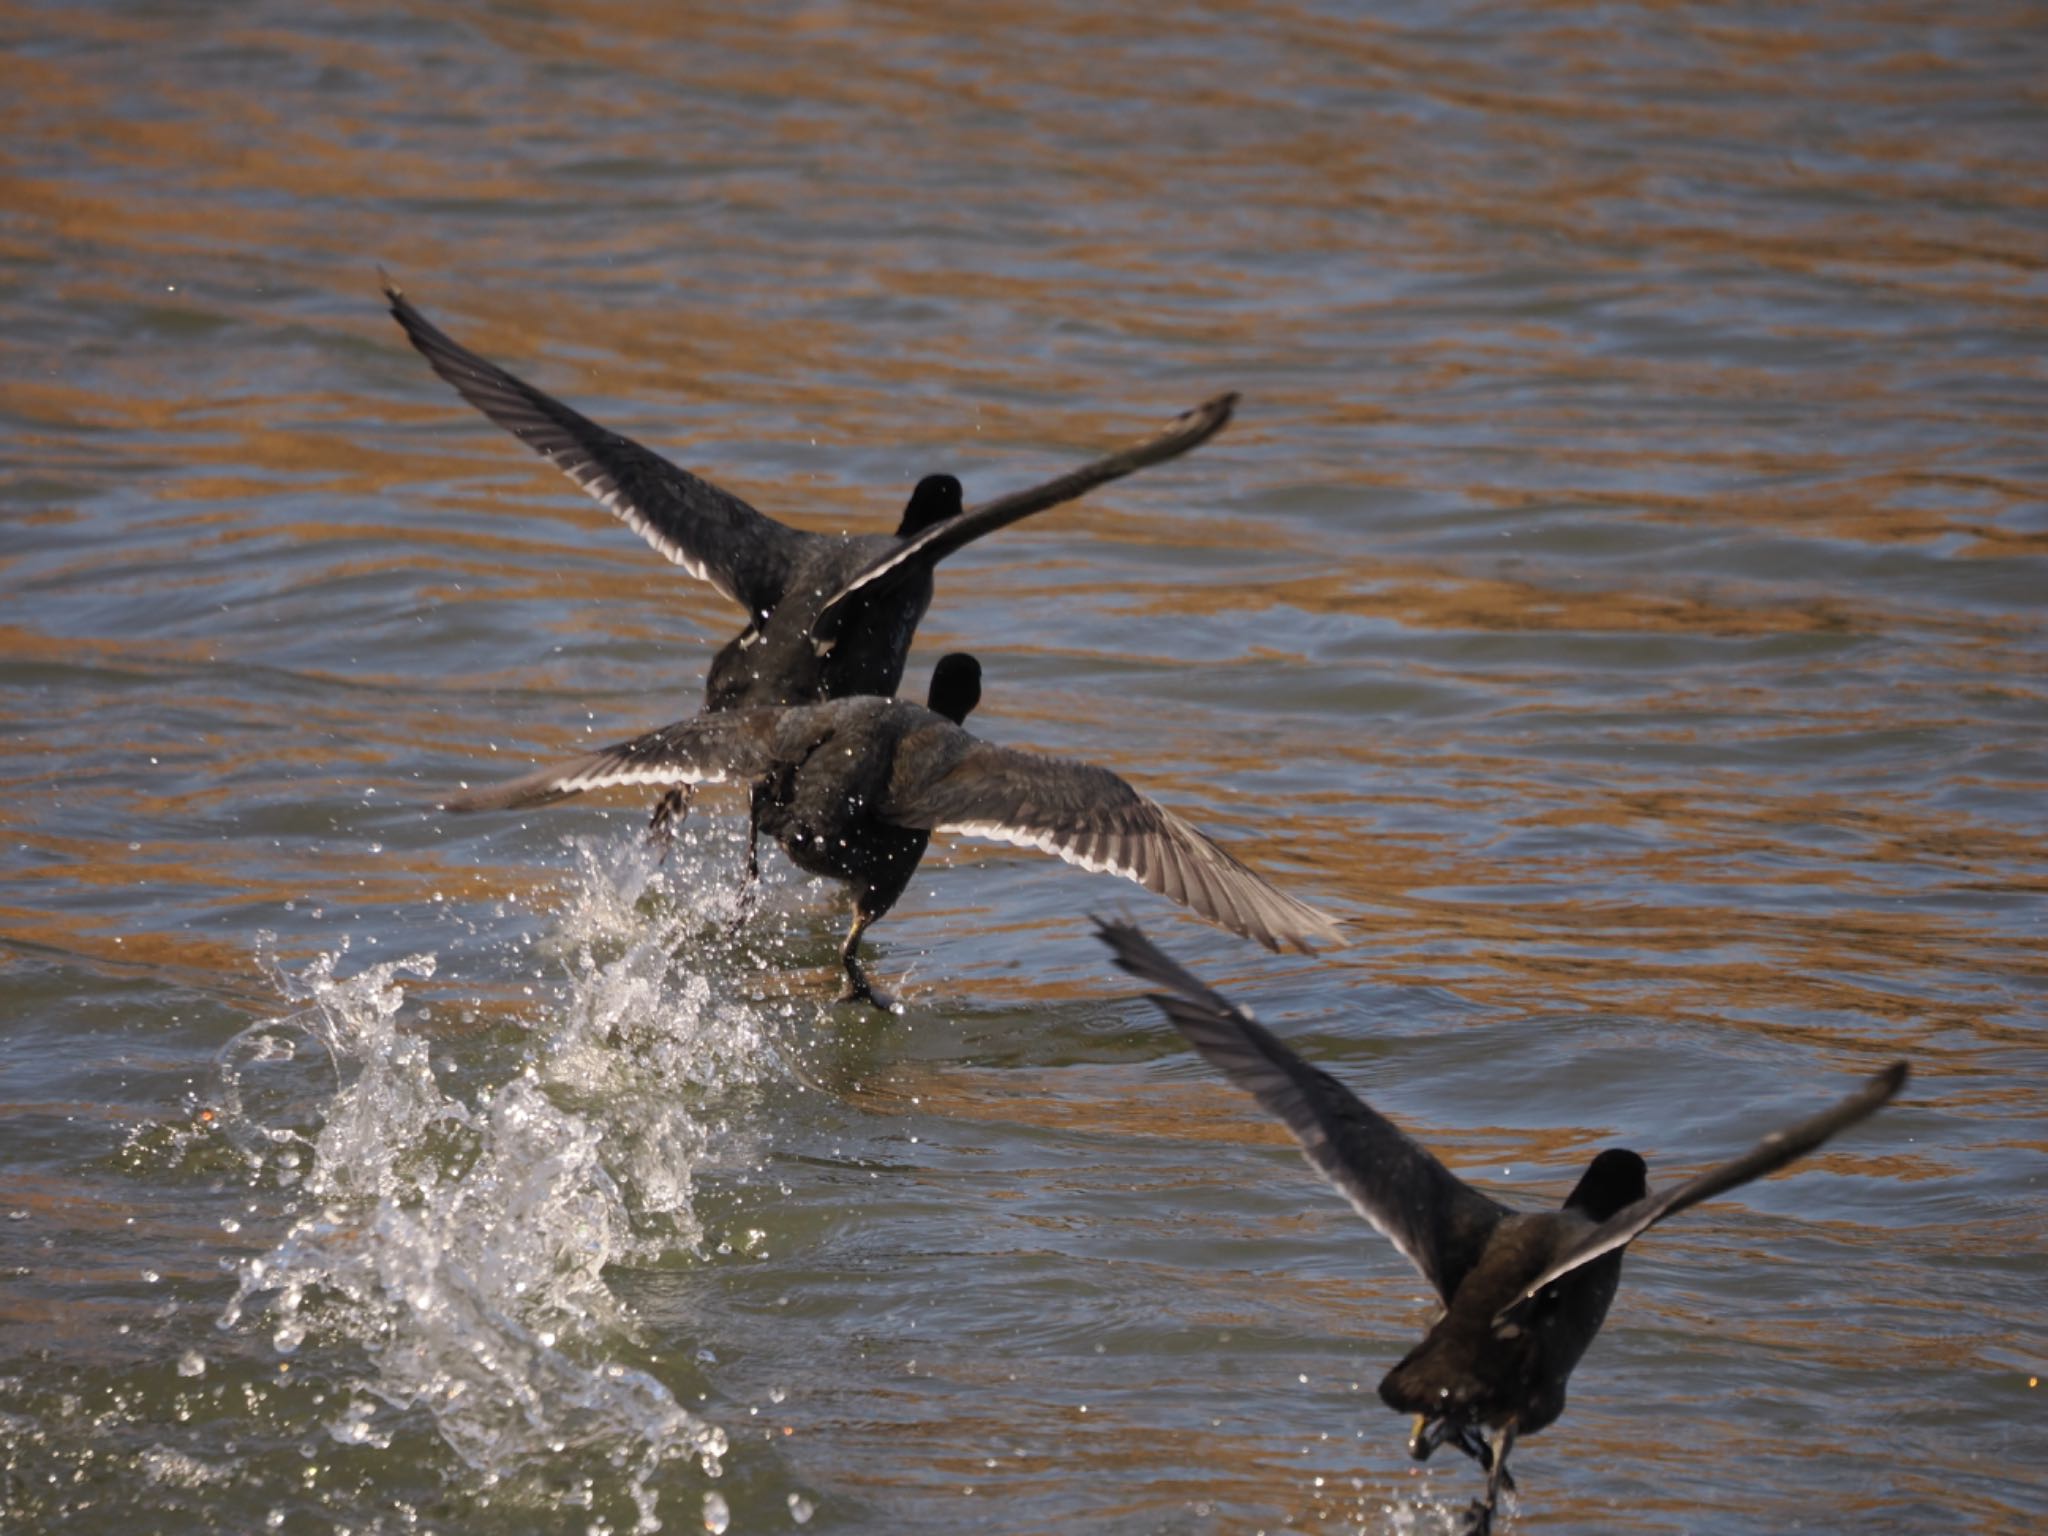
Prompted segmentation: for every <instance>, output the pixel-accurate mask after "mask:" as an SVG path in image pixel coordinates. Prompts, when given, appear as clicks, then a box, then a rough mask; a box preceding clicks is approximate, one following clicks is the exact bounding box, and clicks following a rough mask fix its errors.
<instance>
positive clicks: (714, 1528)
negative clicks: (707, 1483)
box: [704, 1493, 732, 1536]
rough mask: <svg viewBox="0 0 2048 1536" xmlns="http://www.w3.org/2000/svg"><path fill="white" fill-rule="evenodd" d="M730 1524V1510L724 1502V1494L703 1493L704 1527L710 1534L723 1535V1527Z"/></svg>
mask: <svg viewBox="0 0 2048 1536" xmlns="http://www.w3.org/2000/svg"><path fill="white" fill-rule="evenodd" d="M731 1524H732V1510H731V1508H730V1507H728V1506H727V1504H726V1502H725V1495H723V1494H720V1493H707V1494H705V1495H704V1529H705V1530H707V1531H709V1532H710V1533H711V1536H725V1528H726V1527H727V1526H728V1525H731Z"/></svg>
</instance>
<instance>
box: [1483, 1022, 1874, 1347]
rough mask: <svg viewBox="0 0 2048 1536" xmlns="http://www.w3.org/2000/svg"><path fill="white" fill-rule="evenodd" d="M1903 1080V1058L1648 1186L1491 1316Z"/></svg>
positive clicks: (1842, 1123)
mask: <svg viewBox="0 0 2048 1536" xmlns="http://www.w3.org/2000/svg"><path fill="white" fill-rule="evenodd" d="M1905 1083H1906V1063H1904V1062H1903V1061H1895V1062H1893V1063H1892V1064H1891V1065H1890V1066H1888V1067H1886V1068H1885V1069H1884V1070H1883V1071H1882V1072H1880V1073H1878V1074H1877V1076H1875V1077H1873V1078H1872V1079H1871V1080H1870V1081H1869V1082H1868V1083H1866V1084H1864V1085H1863V1087H1862V1088H1860V1089H1859V1090H1857V1091H1856V1092H1855V1093H1853V1094H1851V1095H1850V1096H1849V1097H1848V1098H1846V1099H1844V1100H1843V1101H1842V1102H1841V1103H1839V1104H1837V1105H1836V1106H1835V1107H1834V1108H1833V1109H1830V1110H1826V1111H1823V1112H1822V1113H1821V1114H1818V1115H1815V1116H1814V1117H1813V1118H1812V1119H1810V1120H1802V1121H1800V1122H1799V1124H1797V1125H1793V1126H1788V1127H1786V1128H1785V1129H1784V1130H1782V1131H1773V1132H1771V1134H1770V1135H1768V1136H1766V1137H1765V1138H1764V1139H1763V1140H1762V1141H1760V1142H1758V1143H1757V1144H1756V1145H1755V1146H1754V1147H1752V1148H1750V1150H1749V1151H1747V1152H1745V1153H1744V1154H1743V1155H1742V1156H1740V1157H1738V1158H1736V1159H1734V1160H1733V1161H1732V1162H1726V1163H1723V1164H1721V1165H1720V1167H1718V1168H1710V1169H1708V1170H1707V1171H1706V1172H1705V1173H1703V1174H1701V1175H1700V1176H1699V1177H1698V1178H1696V1179H1689V1180H1687V1181H1686V1182H1685V1183H1683V1184H1680V1185H1678V1186H1676V1187H1675V1188H1672V1189H1667V1190H1665V1191H1664V1192H1663V1193H1662V1194H1659V1193H1657V1192H1656V1191H1654V1190H1653V1191H1651V1192H1650V1193H1649V1194H1647V1195H1645V1196H1644V1197H1643V1198H1642V1199H1640V1200H1638V1201H1636V1202H1635V1204H1633V1205H1631V1206H1628V1207H1626V1208H1624V1209H1622V1210H1620V1211H1617V1212H1615V1213H1614V1215H1612V1216H1610V1217H1608V1218H1607V1220H1605V1221H1603V1222H1602V1223H1600V1225H1599V1226H1597V1227H1595V1228H1594V1229H1593V1230H1592V1231H1591V1232H1589V1233H1587V1234H1586V1236H1585V1237H1583V1238H1582V1239H1580V1240H1579V1241H1578V1242H1577V1243H1576V1244H1574V1245H1573V1246H1572V1247H1570V1248H1568V1249H1566V1250H1565V1252H1564V1253H1563V1254H1561V1255H1559V1257H1558V1259H1557V1261H1556V1262H1555V1263H1554V1264H1552V1265H1551V1266H1550V1268H1548V1269H1546V1270H1544V1271H1543V1273H1542V1274H1540V1275H1538V1276H1537V1277H1536V1278H1535V1279H1534V1280H1533V1281H1531V1282H1530V1284H1529V1285H1528V1287H1527V1288H1526V1289H1525V1290H1524V1291H1523V1292H1522V1294H1521V1296H1520V1297H1519V1298H1517V1299H1516V1300H1515V1301H1514V1303H1513V1304H1511V1305H1509V1306H1507V1307H1504V1308H1502V1309H1501V1311H1500V1313H1499V1314H1498V1315H1497V1316H1496V1317H1495V1318H1494V1325H1495V1326H1496V1327H1499V1326H1500V1325H1501V1324H1503V1323H1512V1322H1515V1321H1516V1320H1517V1314H1518V1313H1519V1312H1520V1311H1521V1310H1522V1309H1523V1308H1524V1307H1526V1306H1527V1305H1528V1304H1529V1303H1530V1302H1531V1301H1532V1300H1534V1299H1535V1296H1536V1293H1537V1292H1538V1291H1540V1290H1542V1289H1543V1288H1544V1287H1545V1286H1546V1285H1550V1284H1552V1283H1553V1282H1555V1281H1556V1280H1557V1279H1558V1277H1559V1276H1561V1275H1567V1274H1570V1273H1571V1272H1572V1271H1573V1270H1575V1269H1578V1268H1579V1267H1581V1266H1582V1265H1586V1264H1590V1263H1592V1262H1593V1260H1595V1259H1597V1258H1599V1257H1600V1256H1601V1255H1602V1254H1607V1253H1612V1252H1614V1251H1615V1250H1616V1249H1617V1248H1624V1247H1626V1246H1627V1245H1628V1244H1629V1243H1630V1242H1632V1241H1634V1240H1635V1238H1637V1237H1638V1236H1640V1235H1641V1234H1642V1233H1643V1232H1644V1231H1646V1230H1648V1229H1649V1228H1651V1227H1654V1226H1655V1225H1656V1224H1657V1223H1658V1222H1660V1221H1662V1220H1663V1219H1664V1218H1665V1217H1666V1216H1675V1215H1677V1214H1678V1213H1679V1212H1680V1211H1682V1210H1684V1209H1685V1208H1686V1207H1688V1206H1693V1205H1698V1204H1699V1203H1700V1202H1701V1201H1702V1200H1709V1199H1712V1198H1713V1197H1714V1196H1715V1195H1718V1194H1722V1193H1724V1192H1725V1191H1727V1190H1731V1189H1733V1188H1735V1187H1736V1186H1737V1185H1738V1184H1747V1183H1748V1182H1749V1181H1750V1180H1751V1179H1760V1178H1762V1177H1763V1176H1764V1175H1765V1174H1767V1173H1772V1172H1775V1171H1776V1170H1778V1169H1780V1168H1782V1167H1784V1166H1785V1165H1786V1164H1787V1163H1790V1162H1794V1161H1796V1160H1798V1159H1799V1158H1802V1157H1804V1156H1805V1155H1806V1154H1807V1153H1809V1152H1811V1151H1812V1150H1813V1149H1814V1148H1815V1147H1818V1146H1819V1145H1820V1144H1821V1143H1822V1142H1824V1141H1826V1140H1827V1139H1828V1138H1829V1137H1830V1136H1833V1135H1835V1134H1837V1133H1838V1132H1841V1131H1845V1130H1847V1129H1848V1128H1849V1127H1850V1126H1852V1125H1854V1124H1855V1123H1856V1122H1857V1121H1859V1120H1861V1119H1863V1118H1864V1117H1865V1116H1866V1115H1869V1114H1871V1113H1873V1112H1874V1111H1875V1110H1877V1109H1878V1108H1879V1107H1881V1106H1882V1105H1883V1104H1884V1103H1885V1102H1886V1101H1888V1100H1889V1099H1890V1098H1891V1097H1892V1096H1893V1095H1894V1094H1896V1093H1897V1092H1898V1091H1899V1089H1901V1088H1902V1087H1904V1086H1905Z"/></svg>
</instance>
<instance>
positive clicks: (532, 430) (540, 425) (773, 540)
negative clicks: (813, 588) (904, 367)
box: [384, 284, 804, 617]
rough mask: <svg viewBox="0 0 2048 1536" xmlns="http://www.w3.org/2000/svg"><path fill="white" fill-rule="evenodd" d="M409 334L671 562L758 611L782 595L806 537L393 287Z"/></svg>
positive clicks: (468, 391)
mask: <svg viewBox="0 0 2048 1536" xmlns="http://www.w3.org/2000/svg"><path fill="white" fill-rule="evenodd" d="M384 296H385V297H386V298H387V299H389V300H390V301H391V314H392V317H393V318H394V319H395V320H397V321H398V323H399V324H400V325H401V326H403V327H404V328H405V334H406V338H407V340H409V341H411V342H412V344H413V346H414V347H416V348H418V349H419V353H420V355H421V356H422V357H424V358H426V360H427V361H428V362H429V363H431V364H433V366H434V372H436V373H438V374H440V375H441V377H442V378H444V379H446V380H447V381H448V382H449V383H450V384H453V385H454V386H455V388H456V391H457V393H459V394H460V395H461V396H462V398H463V399H465V400H467V401H468V402H469V403H470V404H471V405H473V406H475V407H476V408H477V409H478V410H480V411H482V412H483V413H484V414H485V415H486V416H488V417H490V419H491V420H492V421H495V422H496V423H497V424H498V425H499V426H501V427H503V428H504V429H505V430H506V431H507V432H510V433H511V434H512V435H513V436H514V437H516V438H518V439H519V440H520V441H521V442H522V443H524V444H526V446H527V447H529V448H531V449H532V450H533V451H534V452H535V453H537V454H539V455H540V456H541V457H542V458H544V459H546V460H547V461H548V462H549V463H550V464H552V465H554V466H555V468H557V469H559V470H560V471H561V472H562V473H563V474H565V475H567V476H568V477H569V478H570V479H571V480H573V481H575V482H576V484H577V485H579V486H581V487H582V488H583V489H584V490H585V491H587V492H588V493H589V494H590V495H591V496H593V497H595V498H596V499H597V501H598V502H599V503H600V504H601V505H602V506H603V507H604V508H605V509H606V510H607V511H609V512H611V513H612V514H613V515H614V516H615V517H617V518H618V519H619V520H620V521H621V522H623V523H624V524H625V525H626V526H627V527H629V528H631V529H632V530H633V531H634V532H635V533H637V534H639V535H640V537H641V538H643V539H645V540H646V541H647V542H648V543H649V544H651V545H653V546H654V548H655V550H656V551H657V552H658V553H660V554H661V555H662V556H663V557H664V558H666V559H669V560H672V561H674V562H675V563H676V564H677V565H680V566H681V567H682V568H683V569H684V570H686V571H688V572H689V573H690V574H691V575H692V576H695V577H697V578H698V579H699V580H701V581H708V582H710V583H711V584H712V586H714V587H716V588H717V589H718V590H719V591H720V592H723V593H724V594H725V595H726V596H727V597H729V598H731V599H732V600H733V601H734V602H736V603H739V604H740V605H741V606H743V607H744V608H746V610H747V611H748V612H749V613H750V614H753V615H755V616H756V617H758V616H759V615H761V614H763V613H765V612H767V611H768V610H769V609H771V608H773V607H774V606H775V605H776V604H777V603H779V602H781V601H782V596H783V593H784V591H785V590H786V589H787V587H788V582H789V572H790V569H791V567H792V565H793V564H794V561H795V559H796V551H797V547H798V545H799V544H800V543H801V542H802V540H803V538H804V535H803V534H802V533H801V532H799V531H798V530H797V529H794V528H788V527H785V526H784V525H782V524H781V523H778V522H776V521H775V520H774V519H773V518H770V517H764V516H763V515H762V514H761V513H759V512H756V511H755V510H754V509H753V508H752V507H750V506H748V505H747V504H746V503H745V502H744V501H741V500H740V499H739V497H737V496H734V495H733V494H732V493H731V492H729V491H722V490H720V489H719V488H718V487H717V486H715V485H713V484H712V483H711V482H710V481H708V480H700V479H699V478H698V477H697V476H695V475H693V474H691V473H690V472H689V471H688V470H684V469H678V468H677V467H676V466H675V465H673V464H671V463H670V462H669V461H668V460H667V459H664V458H663V457H662V456H661V455H660V454H658V453H654V452H651V451H650V450H648V449H646V448H643V447H641V446H640V445H639V444H638V443H636V442H634V441H633V440H632V439H631V438H629V437H621V436H620V435H619V434H618V433H616V432H609V431H606V430H605V429H604V428H603V427H600V426H599V425H598V424H597V423H596V422H594V421H592V420H591V419H590V418H589V417H587V416H585V415H583V414H582V413H580V412H578V411H574V410H571V409H570V408H569V407H568V406H566V405H564V404H562V402H561V401H559V400H557V399H555V398H554V397H553V396H552V395H548V394H544V393H542V392H541V391H540V390H538V389H535V388H534V387H533V386H532V385H531V384H529V383H527V382H526V381H525V380H524V379H520V378H516V377H514V376H513V375H512V374H510V373H507V372H506V371H505V370H504V369H503V368H500V367H499V366H498V365H497V364H496V363H492V362H488V361H486V360H485V359H483V358H481V357H478V356H477V355H476V354H475V353H474V352H472V351H470V350H469V349H468V348H467V347H465V346H463V345H462V344H461V343H459V342H457V341H456V340H454V338H452V337H450V336H449V335H448V334H447V333H446V332H445V331H443V330H442V329H441V328H440V327H439V326H437V325H435V324H434V323H433V322H432V321H430V320H429V319H427V317H426V316H425V315H422V314H421V313H420V312H419V311H418V310H417V309H415V308H413V306H412V303H411V301H410V300H408V299H407V298H406V296H405V295H404V294H403V293H401V292H399V290H398V289H397V288H395V287H392V286H390V285H388V284H387V285H386V286H385V289H384Z"/></svg>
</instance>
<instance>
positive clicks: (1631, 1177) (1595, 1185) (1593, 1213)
mask: <svg viewBox="0 0 2048 1536" xmlns="http://www.w3.org/2000/svg"><path fill="white" fill-rule="evenodd" d="M1649 1192H1650V1170H1649V1169H1648V1168H1646V1167H1644V1166H1643V1160H1642V1159H1641V1158H1640V1157H1637V1156H1636V1155H1635V1153H1633V1152H1624V1151H1622V1150H1621V1149H1619V1148H1610V1149H1609V1150H1608V1151H1605V1152H1602V1153H1601V1154H1600V1155H1599V1156H1598V1157H1596V1158H1594V1159H1593V1161H1592V1162H1590V1163H1588V1164H1587V1165H1586V1171H1585V1172H1584V1173H1582V1174H1580V1175H1579V1182H1578V1184H1577V1185H1576V1186H1574V1187H1573V1189H1572V1192H1571V1193H1570V1194H1569V1195H1567V1196H1566V1197H1565V1202H1564V1208H1565V1209H1566V1210H1568V1211H1578V1212H1579V1213H1580V1214H1582V1215H1584V1216H1588V1217H1590V1218H1591V1219H1592V1220H1594V1221H1605V1220H1606V1219H1607V1218H1608V1217H1610V1216H1612V1215H1613V1214H1614V1213H1615V1212H1616V1211H1619V1210H1622V1209H1624V1208H1625V1207H1627V1206H1631V1205H1634V1204H1635V1203H1636V1202H1637V1201H1638V1200H1640V1199H1642V1198H1643V1196H1645V1195H1647V1194H1648V1193H1649Z"/></svg>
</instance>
